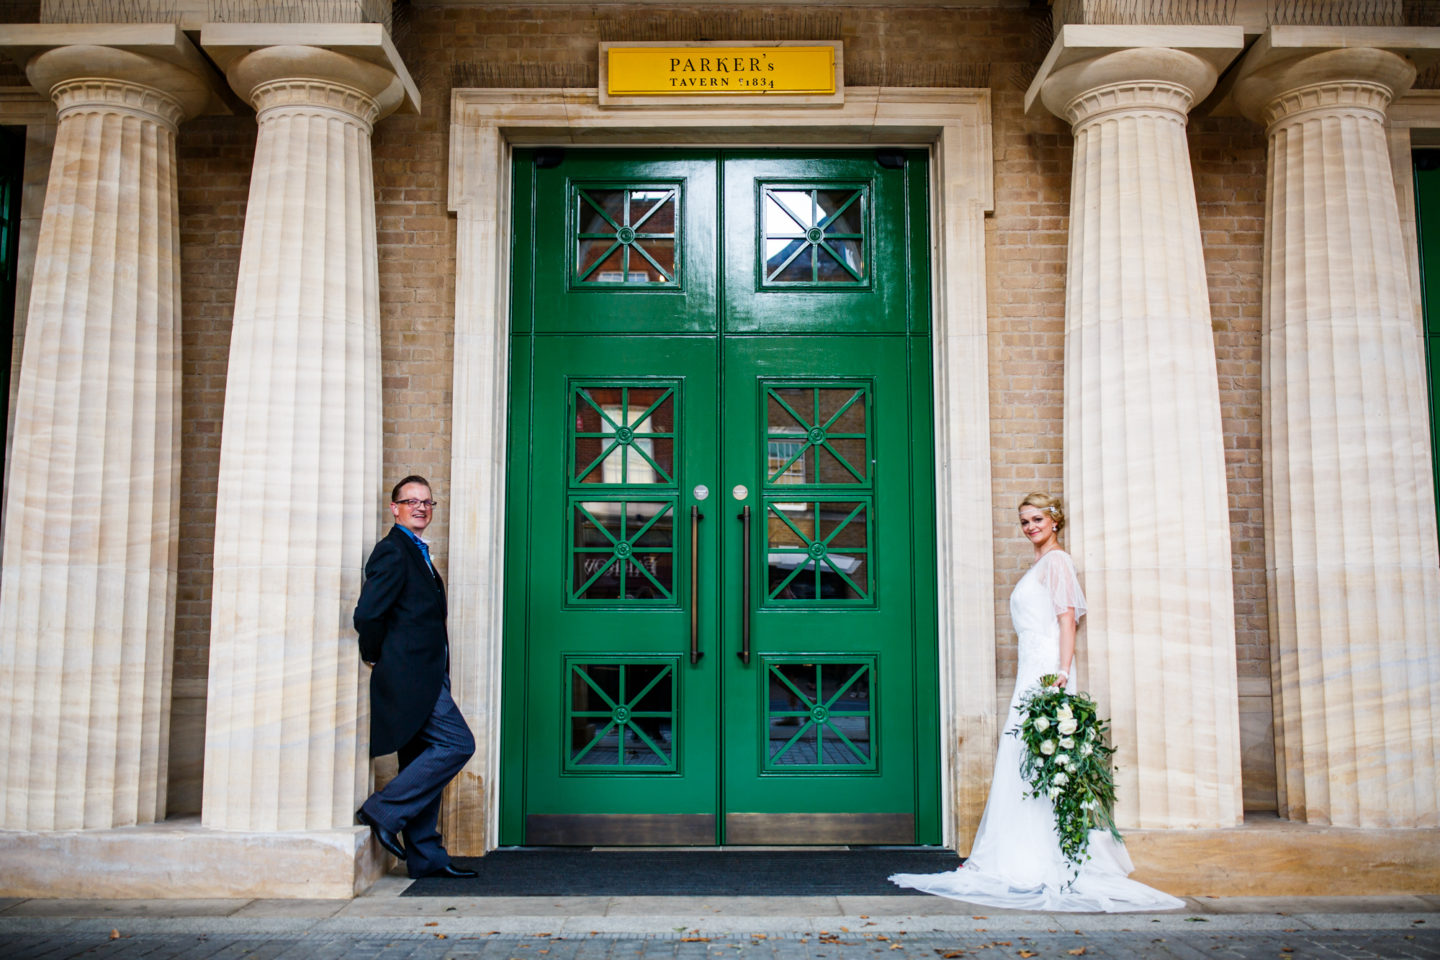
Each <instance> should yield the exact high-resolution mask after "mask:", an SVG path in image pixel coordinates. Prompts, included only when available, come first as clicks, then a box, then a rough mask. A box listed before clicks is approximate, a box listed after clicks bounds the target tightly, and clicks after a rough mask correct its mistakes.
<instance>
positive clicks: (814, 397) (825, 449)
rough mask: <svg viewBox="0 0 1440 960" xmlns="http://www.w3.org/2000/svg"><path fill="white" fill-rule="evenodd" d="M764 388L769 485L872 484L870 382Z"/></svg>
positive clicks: (766, 480)
mask: <svg viewBox="0 0 1440 960" xmlns="http://www.w3.org/2000/svg"><path fill="white" fill-rule="evenodd" d="M765 393H766V451H765V460H766V477H765V482H766V484H767V485H776V486H778V485H797V484H819V485H827V486H828V485H844V486H853V485H856V484H867V485H868V483H869V472H870V458H869V432H868V423H869V399H870V387H869V385H868V384H865V385H861V386H849V385H847V386H844V387H809V386H793V387H792V386H774V387H768V388H766V391H765Z"/></svg>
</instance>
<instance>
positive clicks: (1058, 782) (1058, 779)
mask: <svg viewBox="0 0 1440 960" xmlns="http://www.w3.org/2000/svg"><path fill="white" fill-rule="evenodd" d="M1069 782H1070V778H1069V777H1067V776H1066V775H1065V773H1064V771H1061V772H1060V773H1057V774H1055V779H1054V781H1053V783H1054V784H1055V786H1057V787H1063V786H1065V784H1067V783H1069Z"/></svg>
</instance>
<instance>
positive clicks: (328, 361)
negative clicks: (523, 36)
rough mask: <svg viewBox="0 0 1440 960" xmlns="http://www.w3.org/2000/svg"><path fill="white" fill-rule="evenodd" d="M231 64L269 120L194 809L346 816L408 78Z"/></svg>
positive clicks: (235, 389) (234, 348) (243, 814)
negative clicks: (375, 142)
mask: <svg viewBox="0 0 1440 960" xmlns="http://www.w3.org/2000/svg"><path fill="white" fill-rule="evenodd" d="M207 47H208V45H207ZM227 75H228V77H229V79H230V83H231V86H232V87H234V89H235V90H236V91H237V92H238V93H239V94H240V95H241V96H243V97H245V98H246V99H247V100H249V101H250V102H251V103H252V104H253V105H254V106H255V110H256V118H257V121H258V124H259V131H258V136H257V140H256V147H255V161H254V172H253V175H252V179H251V183H250V202H249V207H248V210H247V213H246V220H245V234H244V238H243V240H242V246H241V253H240V273H239V281H238V287H237V290H236V295H235V323H234V329H233V332H232V334H231V345H230V363H229V372H228V374H227V385H226V395H225V419H224V426H223V434H222V439H221V448H220V478H219V491H218V497H217V507H216V520H215V580H214V599H213V605H212V610H211V640H210V683H209V700H208V707H207V719H206V731H205V782H204V797H203V801H202V817H203V820H204V823H205V825H206V826H210V827H216V828H222V829H229V830H255V831H276V830H316V829H328V828H335V827H343V826H350V825H351V824H353V822H354V812H355V807H356V805H357V804H358V802H359V800H360V799H361V798H362V797H363V790H364V787H365V786H366V783H367V777H368V773H369V762H368V750H367V743H368V730H362V729H361V727H360V724H361V722H362V720H363V719H364V718H365V716H366V710H365V709H364V708H363V707H362V699H361V680H362V678H361V674H360V671H361V670H362V669H363V667H362V666H361V665H360V661H359V657H358V655H357V653H356V649H355V634H354V631H353V629H352V628H351V625H350V615H351V611H352V610H353V609H354V606H355V600H356V597H357V596H358V593H359V589H360V578H361V568H362V566H363V564H364V561H365V556H366V553H367V551H368V550H369V548H370V547H371V546H372V545H373V544H374V542H375V536H376V520H375V518H376V507H377V503H376V497H377V496H379V495H380V493H381V477H380V466H381V448H380V430H381V425H380V346H379V297H378V290H377V254H376V240H375V202H374V184H373V179H372V174H371V125H372V124H373V123H374V122H375V121H376V120H377V119H378V118H379V117H381V116H383V115H384V114H386V113H388V112H389V111H390V110H392V109H393V108H394V107H395V106H396V105H397V103H398V102H399V100H400V96H401V94H400V84H399V81H398V80H397V79H396V77H395V75H394V73H393V72H391V71H390V70H388V69H387V68H385V67H383V66H380V65H377V64H374V63H370V62H365V61H362V60H359V59H356V58H354V57H351V56H348V55H345V54H341V53H337V52H334V51H330V50H324V49H319V48H315V47H296V46H273V47H264V48H262V49H260V50H257V51H255V52H253V53H248V54H246V55H244V56H242V57H240V58H239V59H238V60H236V61H235V62H233V63H231V64H229V66H228V68H227Z"/></svg>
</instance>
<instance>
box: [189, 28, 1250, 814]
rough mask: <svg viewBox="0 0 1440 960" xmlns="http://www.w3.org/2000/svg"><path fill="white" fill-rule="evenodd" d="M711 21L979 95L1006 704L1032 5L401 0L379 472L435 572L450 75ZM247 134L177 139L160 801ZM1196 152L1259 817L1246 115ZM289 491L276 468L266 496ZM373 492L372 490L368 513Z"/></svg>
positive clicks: (1041, 250) (1055, 295)
mask: <svg viewBox="0 0 1440 960" xmlns="http://www.w3.org/2000/svg"><path fill="white" fill-rule="evenodd" d="M701 19H703V20H704V21H705V23H701V22H700V20H701ZM692 21H693V22H692ZM711 21H714V22H715V23H719V24H726V23H728V24H730V25H732V32H731V33H729V34H727V35H726V37H725V38H726V39H764V38H791V37H796V38H798V37H806V38H809V39H841V40H843V41H844V42H845V58H846V65H847V71H846V72H847V80H848V82H850V83H851V84H867V85H868V84H896V85H915V86H920V85H951V86H968V85H976V84H979V85H984V84H985V83H988V84H989V85H990V87H991V90H992V93H993V97H994V99H993V109H994V144H995V213H994V216H993V217H992V218H990V219H989V220H988V221H987V224H986V244H987V250H988V257H989V263H988V264H987V272H988V276H989V289H988V291H987V296H988V302H989V312H990V356H989V363H990V377H991V380H990V383H991V392H990V398H991V401H990V402H991V418H992V425H993V430H992V435H991V457H992V463H993V478H992V479H993V485H994V503H995V510H994V516H995V537H996V540H995V557H994V559H995V571H996V581H995V593H996V598H997V607H996V625H995V626H996V631H997V634H998V636H999V638H1000V642H999V644H998V650H999V653H998V660H999V662H998V663H997V683H998V686H999V689H998V690H997V697H1002V696H1005V695H1007V694H1008V690H1009V687H1010V685H1011V684H1012V683H1013V677H1014V669H1015V655H1014V639H1013V634H1012V632H1011V628H1010V623H1009V613H1008V607H1007V600H1008V596H1009V592H1010V587H1011V585H1012V584H1013V583H1014V582H1015V580H1016V579H1017V578H1018V577H1019V576H1020V574H1021V573H1022V572H1023V571H1024V569H1025V568H1026V567H1027V566H1028V564H1029V551H1028V548H1027V547H1026V545H1025V544H1024V543H1023V542H1022V541H1021V540H1020V539H1019V537H1018V533H1017V530H1016V526H1015V520H1014V511H1013V509H1012V506H1011V505H1012V504H1014V503H1016V502H1018V501H1019V499H1020V497H1022V496H1023V495H1024V494H1025V493H1027V492H1029V491H1030V490H1034V489H1049V490H1054V489H1057V488H1058V486H1059V483H1060V477H1061V467H1062V449H1061V440H1062V436H1061V434H1062V406H1063V354H1064V290H1065V263H1066V243H1067V239H1068V235H1067V231H1068V205H1069V201H1070V194H1069V178H1070V163H1071V135H1070V132H1069V130H1068V129H1067V127H1066V124H1065V123H1064V122H1063V121H1061V120H1058V119H1056V118H1055V117H1053V116H1051V115H1050V114H1049V113H1047V112H1045V111H1043V110H1039V109H1037V111H1036V112H1035V114H1034V115H1032V116H1025V115H1024V114H1023V111H1022V97H1023V93H1024V86H1025V84H1026V83H1027V82H1028V79H1029V77H1030V76H1032V75H1033V71H1034V69H1035V66H1036V65H1037V64H1038V63H1039V61H1040V59H1041V58H1042V57H1043V55H1044V53H1045V51H1046V49H1048V46H1049V39H1050V38H1049V35H1048V31H1047V29H1046V25H1045V22H1044V18H1043V17H1038V18H1037V17H1036V16H1035V15H1032V14H1030V13H1028V12H1026V11H1025V10H1021V9H1013V8H1011V9H997V10H976V9H933V8H932V9H913V8H890V7H886V8H877V9H866V8H861V7H849V6H847V7H822V6H816V7H813V8H799V9H791V10H785V9H780V10H773V11H772V10H770V8H767V16H766V17H763V18H761V17H757V15H756V12H755V9H754V8H753V7H737V8H735V9H734V10H723V9H722V10H716V11H707V12H706V13H705V14H704V16H703V18H701V17H698V16H697V15H696V14H695V13H694V12H693V11H692V10H691V9H689V8H684V7H673V8H671V7H661V6H654V5H644V6H634V7H626V6H600V7H595V6H555V5H545V6H537V7H524V6H513V7H502V8H479V7H464V8H454V9H437V8H432V7H423V8H421V7H409V8H407V9H406V11H405V15H404V17H403V18H400V19H399V21H397V24H396V40H397V45H398V46H399V48H400V50H401V53H402V55H403V57H404V58H405V61H406V64H407V65H408V67H409V68H410V69H411V71H412V72H413V73H414V75H415V78H416V81H417V83H418V84H419V86H420V88H421V93H422V97H423V110H422V113H421V114H420V115H419V116H400V115H397V116H393V117H390V118H388V119H386V120H384V121H383V122H381V123H380V124H379V125H378V126H377V127H376V130H375V139H374V168H375V177H376V197H377V205H376V212H377V217H378V227H379V235H378V239H379V250H380V283H381V286H380V307H381V335H382V343H381V355H382V376H383V378H384V379H383V394H382V396H383V403H384V422H385V427H384V442H385V450H384V474H385V477H386V478H387V483H388V482H393V480H394V479H398V478H399V477H400V476H402V475H404V474H407V473H421V474H424V475H426V476H428V477H430V479H431V480H432V482H433V483H434V488H435V493H436V497H437V499H439V500H440V501H441V503H442V507H441V509H440V510H439V511H438V517H437V521H436V523H435V524H433V525H432V527H431V531H430V536H431V539H432V540H433V541H435V543H436V557H437V562H438V563H439V564H440V565H441V567H442V571H443V567H444V563H445V557H446V555H447V552H448V550H447V542H446V541H447V530H448V523H447V517H446V514H445V508H444V506H443V505H444V504H445V503H446V501H447V500H448V494H449V490H448V475H449V464H450V442H449V435H450V427H449V421H450V404H451V368H452V356H453V354H452V341H453V303H454V284H455V281H454V270H455V259H454V229H455V225H454V221H453V219H452V218H451V217H450V216H449V215H448V213H447V211H446V183H445V170H446V155H447V152H448V149H449V143H448V115H449V100H450V98H449V94H448V91H449V89H450V88H451V86H452V85H457V84H458V85H465V84H484V85H488V86H560V85H566V84H571V85H593V84H594V82H595V79H594V78H595V72H596V63H597V59H596V58H597V43H598V42H599V41H600V40H602V39H604V40H619V39H626V38H630V39H647V40H660V39H663V40H677V41H678V40H686V39H697V38H699V37H700V36H701V35H702V34H703V35H706V36H708V35H709V34H706V33H703V31H706V30H708V29H710V26H709V24H710V23H711ZM677 30H678V31H682V32H683V31H685V30H695V31H701V32H697V33H695V34H694V35H684V36H682V35H680V33H677V32H675V31H677ZM254 137H255V125H254V121H253V119H252V118H249V117H245V118H243V119H241V118H237V119H224V120H200V121H193V122H191V123H189V124H186V125H185V126H184V127H182V128H181V135H180V139H179V153H180V176H181V183H180V212H181V216H182V223H181V231H182V241H183V244H184V250H183V266H184V274H183V296H184V377H185V380H184V416H185V432H184V468H183V471H184V472H183V476H182V498H183V499H182V505H183V514H182V518H183V520H182V529H181V553H180V565H181V569H180V584H179V589H180V598H179V612H178V618H177V629H176V654H175V693H176V699H175V711H174V723H173V724H172V728H173V734H172V759H171V767H170V770H171V793H170V810H171V814H172V815H175V814H183V813H193V812H196V810H197V809H198V803H199V764H200V758H201V754H202V749H201V748H202V746H203V730H202V729H201V728H202V727H203V720H204V705H203V698H204V691H205V686H204V681H205V676H206V664H207V656H208V643H209V611H210V599H211V597H210V565H209V555H210V544H211V542H212V540H213V529H214V512H215V482H216V475H217V470H218V458H219V424H220V416H221V411H222V406H223V391H224V378H225V362H226V357H227V346H228V338H229V324H230V312H231V308H232V301H233V295H234V282H235V273H236V267H237V261H238V256H239V244H240V232H241V229H242V227H243V216H244V199H245V196H246V193H247V191H248V185H249V171H250V160H251V155H252V153H253V148H254ZM1190 149H1191V158H1192V162H1193V164H1194V168H1195V178H1196V188H1197V193H1198V198H1199V203H1200V219H1201V227H1202V230H1203V231H1204V239H1205V243H1206V264H1207V268H1208V272H1209V277H1210V289H1211V300H1212V304H1211V306H1212V315H1213V319H1214V326H1215V341H1216V351H1217V359H1218V362H1219V369H1220V380H1221V382H1220V390H1221V401H1222V415H1223V417H1224V424H1225V435H1226V457H1227V467H1228V471H1229V477H1228V479H1229V495H1230V509H1231V539H1232V543H1233V550H1234V571H1235V587H1236V596H1235V600H1236V633H1237V644H1238V650H1237V654H1238V659H1239V672H1240V683H1241V686H1240V692H1241V697H1242V699H1241V703H1242V735H1243V737H1244V744H1243V745H1244V747H1245V767H1244V776H1245V786H1246V791H1245V793H1246V805H1247V807H1249V808H1252V809H1273V808H1274V805H1275V801H1274V771H1273V766H1274V764H1273V756H1272V754H1271V752H1270V751H1271V748H1270V739H1269V738H1270V723H1269V717H1270V700H1269V679H1268V677H1269V648H1268V634H1267V625H1266V612H1265V571H1264V555H1265V553H1264V543H1263V532H1262V523H1261V504H1260V474H1259V456H1260V453H1259V433H1260V409H1259V407H1260V397H1259V377H1260V375H1259V362H1260V344H1259V328H1260V299H1259V284H1260V260H1261V244H1262V240H1263V204H1264V197H1263V184H1264V174H1265V166H1264V165H1265V141H1264V137H1263V134H1262V131H1261V130H1260V129H1259V127H1257V126H1255V125H1253V124H1250V123H1249V122H1248V121H1244V120H1239V119H1234V118H1223V119H1218V118H1217V119H1203V118H1200V119H1196V120H1194V121H1192V124H1191V132H1190ZM283 484H284V481H283V478H279V479H278V480H277V481H276V490H277V493H283V489H284V485H283ZM387 490H388V488H387ZM386 492H387V491H384V490H377V491H376V509H377V511H378V510H381V509H382V499H383V496H384V495H385V493H386ZM387 517H388V515H387ZM944 587H945V585H943V584H942V585H941V588H942V589H944ZM1163 639H1164V638H1163V637H1157V638H1156V642H1157V643H1158V642H1163ZM1082 642H1083V637H1082Z"/></svg>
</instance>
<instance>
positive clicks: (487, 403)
mask: <svg viewBox="0 0 1440 960" xmlns="http://www.w3.org/2000/svg"><path fill="white" fill-rule="evenodd" d="M451 97H452V99H451V126H450V164H449V185H450V196H449V206H450V210H451V211H452V212H454V214H455V215H456V218H457V231H456V232H457V237H456V257H455V260H456V262H455V272H456V279H455V348H454V350H455V370H454V385H453V404H454V406H453V419H452V426H451V430H452V434H451V473H450V489H451V503H452V514H451V519H450V524H451V526H450V532H449V541H450V554H449V573H450V635H451V637H452V638H454V639H453V641H452V642H453V648H452V656H453V668H452V677H453V681H452V682H453V684H454V693H455V697H456V700H457V702H458V703H459V704H460V707H461V709H462V710H463V711H464V713H465V715H466V717H468V718H469V719H470V723H471V726H472V728H473V729H474V732H475V739H476V742H477V744H478V749H477V751H476V754H475V757H474V759H473V760H472V761H471V763H470V765H469V766H468V767H467V768H466V770H465V771H463V772H462V773H461V775H460V776H459V777H458V778H457V779H456V781H455V784H454V787H453V788H452V790H451V791H449V793H448V794H447V798H446V804H445V808H444V811H443V816H444V831H445V836H446V839H447V842H448V843H449V845H450V848H451V850H452V851H453V852H456V853H462V854H470V855H474V854H479V853H483V852H485V851H488V850H491V849H494V848H495V846H496V844H497V838H498V825H499V790H498V786H499V784H498V779H499V770H500V670H501V631H502V619H503V617H502V614H503V606H504V603H503V601H504V590H505V583H504V554H505V530H504V526H503V518H504V516H505V443H506V424H507V419H508V411H507V407H506V404H507V395H508V388H509V379H510V378H509V368H508V363H509V358H508V331H509V313H510V311H509V299H510V297H509V292H510V291H509V288H510V274H509V269H510V239H509V238H510V222H511V218H510V164H511V153H512V151H513V149H514V148H516V147H532V146H558V147H565V146H577V147H578V146H585V147H607V146H614V147H626V146H677V147H679V146H694V145H704V146H711V147H724V146H765V147H776V148H785V147H816V148H820V147H867V146H874V147H924V148H928V149H929V150H930V151H931V158H932V165H931V197H932V204H931V223H930V235H931V259H932V261H933V263H934V271H933V274H934V277H935V280H934V287H933V290H932V301H931V302H932V313H933V322H932V329H933V343H934V359H933V374H934V378H935V424H936V427H935V432H936V436H935V461H936V464H935V466H936V478H935V479H936V531H937V548H938V554H939V555H938V557H937V568H936V569H937V578H938V583H939V586H940V589H939V591H938V593H939V611H938V612H939V619H938V623H939V644H940V713H941V736H940V742H941V744H942V749H941V753H942V755H941V757H940V758H939V759H940V764H941V785H942V787H941V790H942V796H941V805H942V811H944V812H943V813H942V822H943V824H944V842H945V844H946V846H955V845H956V844H961V843H965V842H967V841H968V840H969V838H970V837H971V836H972V835H973V834H974V831H975V827H976V826H977V825H978V823H979V819H980V814H981V812H982V811H983V809H984V805H985V796H986V791H987V789H988V786H989V783H990V768H991V765H992V763H993V759H994V751H995V743H996V737H997V735H998V727H999V714H998V712H997V701H996V696H995V617H994V588H993V583H994V564H993V556H992V549H993V548H992V536H993V535H992V524H993V509H992V504H991V502H990V500H991V495H990V423H989V375H988V347H987V342H986V326H987V321H986V306H985V230H984V220H985V215H986V214H987V213H990V212H991V211H992V210H993V209H994V192H993V180H992V156H993V151H992V147H991V121H990V93H989V91H988V90H982V89H938V88H890V87H851V88H848V89H847V90H846V92H845V102H844V104H843V105H840V106H828V105H827V106H823V107H815V106H777V105H768V104H763V105H762V104H757V105H755V106H754V107H750V106H741V107H731V106H726V107H718V108H717V107H707V106H703V105H701V106H689V107H685V108H673V107H662V108H646V109H637V108H627V109H616V108H602V107H601V106H600V105H599V95H598V91H596V90H594V89H522V90H515V89H456V90H454V91H452V94H451Z"/></svg>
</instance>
